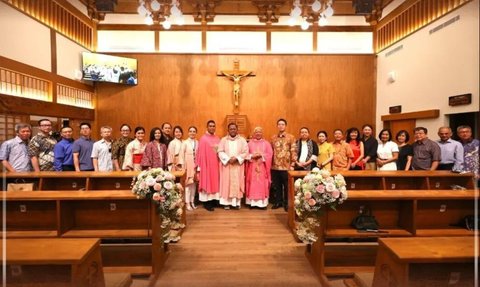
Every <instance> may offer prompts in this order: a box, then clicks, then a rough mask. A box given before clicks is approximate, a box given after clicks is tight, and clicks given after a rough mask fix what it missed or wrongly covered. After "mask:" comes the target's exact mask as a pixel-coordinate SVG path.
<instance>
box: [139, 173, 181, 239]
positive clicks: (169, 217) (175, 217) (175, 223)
mask: <svg viewBox="0 0 480 287" xmlns="http://www.w3.org/2000/svg"><path fill="white" fill-rule="evenodd" d="M182 190H183V187H182V185H181V184H180V183H175V176H174V175H173V174H171V173H170V172H168V171H164V170H163V169H161V168H154V169H150V170H145V171H142V172H141V173H140V174H139V175H138V176H137V177H136V178H134V179H133V182H132V193H133V194H135V195H136V196H137V198H139V199H143V198H148V199H151V200H153V201H154V202H155V203H156V204H157V206H158V208H157V212H158V214H159V215H160V218H161V221H162V225H161V229H162V238H163V240H164V242H165V243H169V242H172V241H173V242H176V241H178V240H179V239H180V236H179V232H178V231H179V230H180V229H182V228H184V227H185V225H184V224H182V223H181V222H180V221H181V217H182V213H183V209H182V208H183V204H184V203H183V199H182Z"/></svg>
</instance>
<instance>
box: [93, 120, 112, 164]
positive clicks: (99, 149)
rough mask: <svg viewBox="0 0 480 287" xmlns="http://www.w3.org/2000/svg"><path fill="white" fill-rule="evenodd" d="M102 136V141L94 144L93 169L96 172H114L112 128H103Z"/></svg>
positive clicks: (101, 130)
mask: <svg viewBox="0 0 480 287" xmlns="http://www.w3.org/2000/svg"><path fill="white" fill-rule="evenodd" d="M100 135H101V137H102V139H101V140H99V141H97V142H95V143H94V144H93V150H92V160H93V168H94V170H95V171H112V170H113V163H112V138H111V136H112V128H111V127H109V126H103V127H101V128H100Z"/></svg>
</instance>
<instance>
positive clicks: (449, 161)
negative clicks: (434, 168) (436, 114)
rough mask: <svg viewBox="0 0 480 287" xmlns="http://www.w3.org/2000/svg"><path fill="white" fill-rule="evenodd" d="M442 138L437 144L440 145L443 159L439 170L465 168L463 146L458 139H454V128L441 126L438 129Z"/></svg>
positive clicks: (459, 169) (460, 169)
mask: <svg viewBox="0 0 480 287" xmlns="http://www.w3.org/2000/svg"><path fill="white" fill-rule="evenodd" d="M438 137H439V138H440V140H438V141H437V144H438V145H439V146H440V151H441V153H442V159H441V161H440V164H439V165H438V170H453V171H458V172H459V171H462V170H463V146H462V144H461V143H459V142H458V141H456V140H452V139H451V137H452V129H451V128H450V127H441V128H439V129H438Z"/></svg>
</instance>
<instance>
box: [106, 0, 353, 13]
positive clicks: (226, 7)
mask: <svg viewBox="0 0 480 287" xmlns="http://www.w3.org/2000/svg"><path fill="white" fill-rule="evenodd" d="M180 2H181V6H180V8H181V10H182V12H183V14H184V15H193V14H195V13H196V12H197V9H196V8H195V3H196V2H198V1H196V0H181V1H180ZM217 2H218V4H216V5H215V14H216V15H258V8H257V6H255V5H254V3H253V2H255V1H252V0H235V1H231V0H222V1H217ZM257 2H259V1H257ZM263 2H272V3H274V2H285V4H284V5H282V6H281V7H279V8H278V15H279V16H280V15H281V16H285V15H289V14H290V11H291V10H292V5H291V1H285V0H284V1H278V0H272V1H268V0H264V1H263ZM137 8H138V1H129V0H118V4H117V5H116V6H115V12H114V13H121V14H136V13H137ZM333 9H334V10H335V15H336V16H354V15H355V9H353V6H352V1H351V0H343V1H340V0H339V1H334V2H333Z"/></svg>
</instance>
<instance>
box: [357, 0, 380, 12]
mask: <svg viewBox="0 0 480 287" xmlns="http://www.w3.org/2000/svg"><path fill="white" fill-rule="evenodd" d="M374 1H375V0H353V1H352V4H353V8H355V14H357V15H369V14H372V10H373V3H374Z"/></svg>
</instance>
